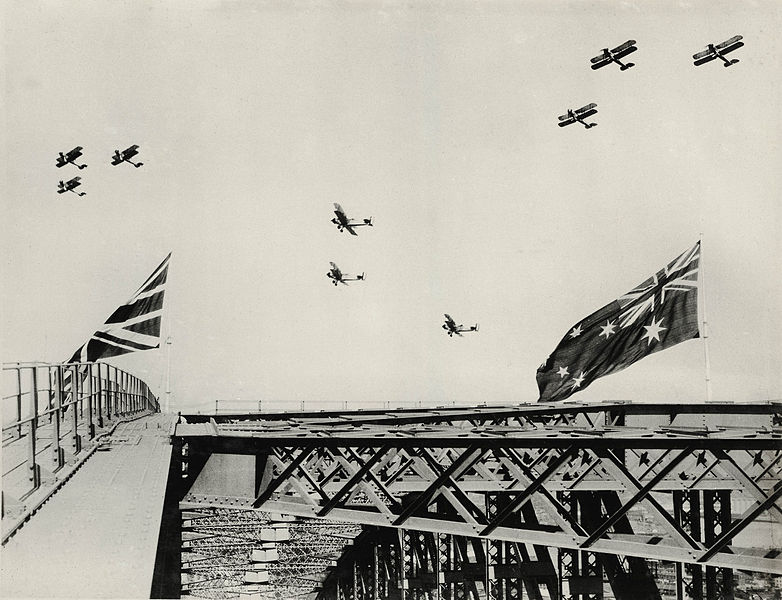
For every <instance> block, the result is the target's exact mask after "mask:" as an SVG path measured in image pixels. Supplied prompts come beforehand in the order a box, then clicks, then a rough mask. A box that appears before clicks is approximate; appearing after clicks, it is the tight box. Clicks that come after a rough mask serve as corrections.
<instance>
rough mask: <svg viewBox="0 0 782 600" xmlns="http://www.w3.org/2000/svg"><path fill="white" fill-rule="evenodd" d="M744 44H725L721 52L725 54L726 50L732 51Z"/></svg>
mask: <svg viewBox="0 0 782 600" xmlns="http://www.w3.org/2000/svg"><path fill="white" fill-rule="evenodd" d="M743 45H744V42H736V43H735V44H733V45H732V46H726V47H725V48H722V53H723V54H727V53H728V52H733V51H734V50H738V49H739V48H741V47H742V46H743Z"/></svg>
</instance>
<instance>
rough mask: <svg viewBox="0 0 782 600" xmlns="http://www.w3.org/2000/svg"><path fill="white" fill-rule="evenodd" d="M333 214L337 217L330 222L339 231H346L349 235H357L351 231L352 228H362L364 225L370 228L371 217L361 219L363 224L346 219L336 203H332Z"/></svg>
mask: <svg viewBox="0 0 782 600" xmlns="http://www.w3.org/2000/svg"><path fill="white" fill-rule="evenodd" d="M334 214H335V215H337V216H336V217H334V218H333V219H331V222H332V223H334V225H336V226H337V229H338V230H339V231H342V230H344V229H347V230H348V231H349V232H350V234H351V235H358V234H357V233H356V232H355V230H354V229H353V228H354V227H364V226H365V225H369V226H370V227H372V217H369V218H368V219H363V223H359V222H357V221H356V220H355V219H348V217H347V215H346V214H345V211H344V210H342V207H341V206H340V205H339V204H337V203H336V202H335V203H334Z"/></svg>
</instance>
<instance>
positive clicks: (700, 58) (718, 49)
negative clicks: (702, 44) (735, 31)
mask: <svg viewBox="0 0 782 600" xmlns="http://www.w3.org/2000/svg"><path fill="white" fill-rule="evenodd" d="M743 45H744V42H742V41H741V36H740V35H734V36H733V37H732V38H730V39H729V40H726V41H724V42H722V43H721V44H716V45H715V44H709V45H708V46H707V47H706V49H705V50H702V51H701V52H698V53H697V54H693V55H692V58H693V59H695V62H694V63H693V64H694V65H695V66H696V67H699V66H700V65H702V64H705V63H707V62H711V61H712V60H714V59H715V58H719V59H720V60H721V61H722V63H723V64H722V66H723V67H729V66H730V65H735V64H736V63H737V62H739V59H738V58H734V59H733V60H728V59H727V58H725V55H726V54H727V53H728V52H733V51H734V50H736V49H738V48H741V47H742V46H743Z"/></svg>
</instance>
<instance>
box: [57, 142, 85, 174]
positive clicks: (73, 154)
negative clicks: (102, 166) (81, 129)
mask: <svg viewBox="0 0 782 600" xmlns="http://www.w3.org/2000/svg"><path fill="white" fill-rule="evenodd" d="M82 150H83V148H82V147H81V146H76V147H75V148H74V149H73V150H71V151H69V152H65V153H62V152H60V153H59V154H60V156H58V157H57V163H56V164H57V168H58V169H59V168H60V167H64V166H65V165H67V164H68V163H70V164H72V165H73V166H74V167H77V168H78V169H79V170H81V169H86V168H87V165H77V164H76V159H77V158H79V157H80V156H81V151H82Z"/></svg>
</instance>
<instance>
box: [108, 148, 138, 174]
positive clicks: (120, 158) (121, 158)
mask: <svg viewBox="0 0 782 600" xmlns="http://www.w3.org/2000/svg"><path fill="white" fill-rule="evenodd" d="M136 154H138V146H136V145H133V146H131V147H130V148H126V149H125V150H123V151H122V152H120V151H119V150H115V151H114V156H113V157H112V159H111V164H112V165H114V166H117V165H119V164H121V163H123V162H126V163H130V164H131V165H133V166H134V167H136V168H137V169H138V168H139V167H140V166H141V165H143V164H144V163H142V162H140V163H134V162H133V161H132V160H130V159H131V158H133V157H134V156H136Z"/></svg>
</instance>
